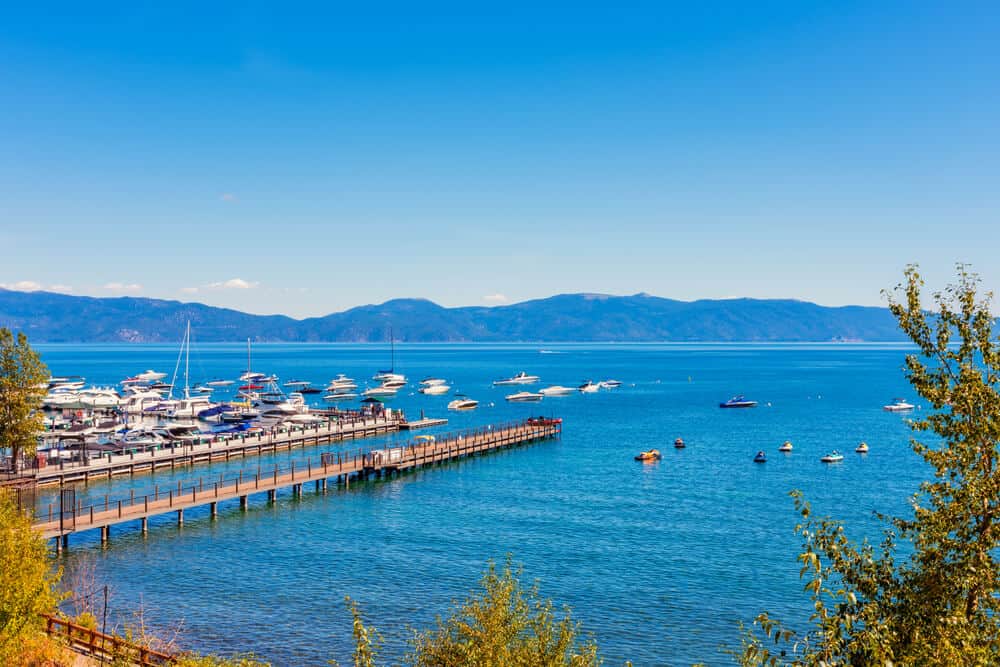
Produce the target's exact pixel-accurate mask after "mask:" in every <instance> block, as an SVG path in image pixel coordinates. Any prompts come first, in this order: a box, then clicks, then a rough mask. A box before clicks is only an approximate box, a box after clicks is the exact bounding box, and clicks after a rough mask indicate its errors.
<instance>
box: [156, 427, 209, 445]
mask: <svg viewBox="0 0 1000 667" xmlns="http://www.w3.org/2000/svg"><path fill="white" fill-rule="evenodd" d="M155 432H156V433H157V434H158V435H161V436H163V437H164V438H166V439H167V440H170V441H171V442H182V443H193V442H196V441H198V440H200V439H201V438H202V436H203V435H204V434H203V433H202V432H201V431H200V430H199V429H198V426H197V425H195V424H176V423H170V424H166V425H164V426H163V427H162V428H159V429H156V431H155Z"/></svg>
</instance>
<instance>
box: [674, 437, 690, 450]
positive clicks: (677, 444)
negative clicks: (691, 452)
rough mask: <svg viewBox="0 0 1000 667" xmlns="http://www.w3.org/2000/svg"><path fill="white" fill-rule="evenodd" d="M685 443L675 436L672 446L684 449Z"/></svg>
mask: <svg viewBox="0 0 1000 667" xmlns="http://www.w3.org/2000/svg"><path fill="white" fill-rule="evenodd" d="M686 446H687V445H685V444H684V439H683V438H677V439H676V440H674V447H675V448H677V449H684V448H685V447H686Z"/></svg>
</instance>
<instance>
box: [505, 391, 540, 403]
mask: <svg viewBox="0 0 1000 667" xmlns="http://www.w3.org/2000/svg"><path fill="white" fill-rule="evenodd" d="M504 398H506V399H507V400H508V401H510V402H511V403H534V402H537V401H540V400H542V399H543V398H545V395H544V394H534V393H532V392H530V391H519V392H517V393H516V394H511V395H509V396H505V397H504Z"/></svg>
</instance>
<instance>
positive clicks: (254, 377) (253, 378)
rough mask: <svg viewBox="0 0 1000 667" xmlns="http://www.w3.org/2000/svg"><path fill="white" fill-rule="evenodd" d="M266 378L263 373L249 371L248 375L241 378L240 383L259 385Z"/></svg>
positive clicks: (245, 374)
mask: <svg viewBox="0 0 1000 667" xmlns="http://www.w3.org/2000/svg"><path fill="white" fill-rule="evenodd" d="M266 378H267V376H266V375H264V374H263V373H256V372H254V371H247V372H246V373H244V374H243V375H241V376H240V382H245V383H247V384H258V383H260V382H261V381H262V380H264V379H266Z"/></svg>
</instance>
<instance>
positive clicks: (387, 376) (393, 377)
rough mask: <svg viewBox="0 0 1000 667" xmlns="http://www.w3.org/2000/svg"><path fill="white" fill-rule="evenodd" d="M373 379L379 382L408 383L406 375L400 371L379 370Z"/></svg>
mask: <svg viewBox="0 0 1000 667" xmlns="http://www.w3.org/2000/svg"><path fill="white" fill-rule="evenodd" d="M372 379H373V380H376V381H377V382H402V383H403V384H406V376H405V375H402V374H400V373H393V372H392V371H379V372H378V373H376V374H375V375H373V376H372Z"/></svg>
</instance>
